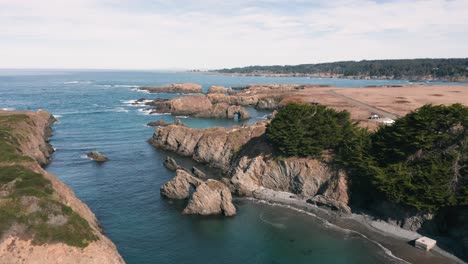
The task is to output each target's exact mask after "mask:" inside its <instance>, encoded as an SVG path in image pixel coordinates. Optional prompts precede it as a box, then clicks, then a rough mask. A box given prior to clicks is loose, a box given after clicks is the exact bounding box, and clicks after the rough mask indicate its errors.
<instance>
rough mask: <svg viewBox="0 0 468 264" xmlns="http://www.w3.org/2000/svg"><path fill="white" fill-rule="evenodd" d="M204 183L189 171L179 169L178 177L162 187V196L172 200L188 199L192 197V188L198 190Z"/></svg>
mask: <svg viewBox="0 0 468 264" xmlns="http://www.w3.org/2000/svg"><path fill="white" fill-rule="evenodd" d="M202 183H203V181H201V180H199V179H197V178H195V177H193V176H192V175H190V173H188V172H187V171H185V170H182V169H177V171H176V176H175V177H174V178H173V179H172V180H170V181H169V182H167V183H166V184H164V185H163V186H161V194H162V195H163V196H165V197H167V198H170V199H187V198H189V196H190V187H193V188H196V187H198V186H199V185H200V184H202Z"/></svg>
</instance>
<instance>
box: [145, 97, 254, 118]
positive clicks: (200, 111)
mask: <svg viewBox="0 0 468 264" xmlns="http://www.w3.org/2000/svg"><path fill="white" fill-rule="evenodd" d="M152 105H153V106H155V108H154V109H153V110H152V111H151V113H171V114H172V115H176V116H179V115H182V116H183V115H188V116H193V117H205V118H227V119H233V118H235V117H237V118H238V119H239V120H242V119H249V118H250V115H249V113H248V112H247V110H246V109H245V108H243V107H242V106H238V105H230V104H227V103H214V104H213V103H212V102H211V101H210V100H209V98H208V97H207V96H205V95H193V96H183V97H179V98H175V99H170V100H159V101H158V102H155V103H154V104H152Z"/></svg>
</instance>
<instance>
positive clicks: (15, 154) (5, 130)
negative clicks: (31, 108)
mask: <svg viewBox="0 0 468 264" xmlns="http://www.w3.org/2000/svg"><path fill="white" fill-rule="evenodd" d="M29 120H30V118H29V116H27V115H23V114H20V115H5V116H0V162H20V161H33V159H31V158H30V157H27V156H23V155H21V154H19V151H18V149H17V148H15V147H14V146H17V145H18V144H19V137H20V135H21V131H18V130H19V129H15V127H18V125H19V124H20V123H22V122H23V123H26V122H28V121H29Z"/></svg>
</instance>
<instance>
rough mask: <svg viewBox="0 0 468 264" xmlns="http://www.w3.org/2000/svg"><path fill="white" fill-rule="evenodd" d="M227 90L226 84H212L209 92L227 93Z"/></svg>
mask: <svg viewBox="0 0 468 264" xmlns="http://www.w3.org/2000/svg"><path fill="white" fill-rule="evenodd" d="M226 92H227V90H226V88H224V86H211V87H210V88H209V89H208V94H226Z"/></svg>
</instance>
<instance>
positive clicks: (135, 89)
mask: <svg viewBox="0 0 468 264" xmlns="http://www.w3.org/2000/svg"><path fill="white" fill-rule="evenodd" d="M131 90H132V91H134V92H139V93H146V94H150V92H149V91H147V90H140V89H138V88H132V89H131Z"/></svg>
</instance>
